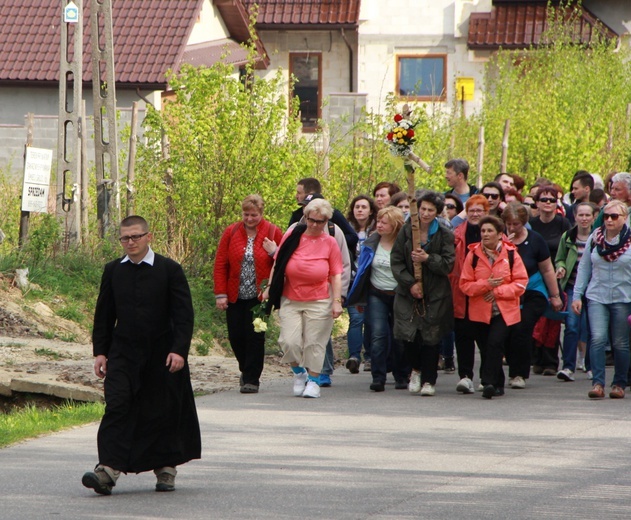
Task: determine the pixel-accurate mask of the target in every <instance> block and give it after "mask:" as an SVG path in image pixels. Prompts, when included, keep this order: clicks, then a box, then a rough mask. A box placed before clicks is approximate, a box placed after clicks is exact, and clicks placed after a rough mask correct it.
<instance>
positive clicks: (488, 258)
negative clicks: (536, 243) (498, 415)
mask: <svg viewBox="0 0 631 520" xmlns="http://www.w3.org/2000/svg"><path fill="white" fill-rule="evenodd" d="M503 232H504V223H503V222H502V221H501V220H500V219H498V218H497V217H493V216H485V217H482V218H481V219H480V236H481V239H482V241H481V242H480V243H478V244H472V245H471V246H469V253H468V255H467V257H466V259H465V262H464V266H463V269H462V275H461V278H460V289H461V290H462V292H464V293H465V294H466V295H467V296H468V297H469V305H468V312H469V315H468V318H469V320H470V321H472V322H474V325H475V331H474V335H475V340H476V343H477V344H478V347H479V348H480V355H481V358H482V367H481V377H482V384H483V385H484V390H483V391H482V396H483V397H485V398H486V399H491V398H493V396H500V395H504V381H505V377H504V369H503V367H502V357H503V354H504V342H505V341H506V338H507V337H508V333H509V331H510V327H511V326H512V325H514V324H515V323H518V322H519V321H520V319H521V313H520V310H519V297H520V296H521V295H522V294H523V293H524V291H525V290H526V285H527V284H528V274H527V272H526V268H525V267H524V263H523V262H522V260H521V257H520V256H519V254H518V253H517V251H516V249H517V248H516V247H515V246H514V245H513V244H511V243H510V242H508V241H504V240H502V233H503Z"/></svg>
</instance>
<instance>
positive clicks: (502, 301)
mask: <svg viewBox="0 0 631 520" xmlns="http://www.w3.org/2000/svg"><path fill="white" fill-rule="evenodd" d="M509 249H512V250H514V251H515V253H514V261H513V268H512V269H511V268H510V265H509V259H508V250H509ZM469 250H470V251H471V254H470V255H468V256H467V257H466V259H465V261H464V265H463V268H462V275H461V276H460V288H461V289H462V291H463V292H464V293H465V294H466V295H467V296H469V319H470V320H471V321H477V322H482V323H490V322H491V313H492V303H491V302H487V301H485V300H484V295H485V294H486V293H488V292H489V291H492V292H493V295H494V296H495V301H496V303H497V307H498V308H499V310H500V313H501V314H502V318H504V321H505V322H506V325H514V324H515V323H518V322H519V321H520V320H521V312H520V310H519V297H520V296H521V295H522V294H524V292H525V290H526V285H527V284H528V273H527V272H526V268H525V267H524V262H523V261H522V259H521V257H520V256H519V253H517V248H516V247H515V246H514V245H513V244H511V243H509V242H507V241H502V250H501V251H500V254H499V256H498V257H497V260H495V262H493V265H491V263H490V262H489V259H488V258H487V256H486V254H485V253H484V251H483V249H482V244H480V243H477V244H471V245H470V246H469ZM474 255H475V256H477V257H478V263H477V265H476V266H475V270H474V269H473V256H474ZM499 277H503V278H504V283H503V284H502V285H499V286H497V287H495V288H492V287H491V284H490V283H489V278H499Z"/></svg>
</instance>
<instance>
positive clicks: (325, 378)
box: [320, 374, 331, 388]
mask: <svg viewBox="0 0 631 520" xmlns="http://www.w3.org/2000/svg"><path fill="white" fill-rule="evenodd" d="M320 386H321V387H322V388H328V387H329V386H331V376H330V375H329V374H320Z"/></svg>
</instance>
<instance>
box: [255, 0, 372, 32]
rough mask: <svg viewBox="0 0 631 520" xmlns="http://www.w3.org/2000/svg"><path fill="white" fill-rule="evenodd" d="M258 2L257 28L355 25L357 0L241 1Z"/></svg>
mask: <svg viewBox="0 0 631 520" xmlns="http://www.w3.org/2000/svg"><path fill="white" fill-rule="evenodd" d="M243 3H244V4H245V6H246V8H247V9H248V10H249V9H250V7H251V6H252V5H254V4H258V6H259V13H258V16H257V19H256V25H257V27H265V26H270V27H277V26H297V27H300V26H303V27H304V26H315V25H318V26H322V25H324V26H336V27H339V26H347V27H355V26H357V21H358V19H359V7H360V3H361V0H243Z"/></svg>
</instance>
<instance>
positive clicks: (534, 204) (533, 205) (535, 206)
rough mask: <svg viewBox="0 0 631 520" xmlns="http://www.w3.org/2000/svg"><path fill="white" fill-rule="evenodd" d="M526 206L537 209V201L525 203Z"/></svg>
mask: <svg viewBox="0 0 631 520" xmlns="http://www.w3.org/2000/svg"><path fill="white" fill-rule="evenodd" d="M526 206H530V208H531V209H537V203H536V202H531V203H530V204H526Z"/></svg>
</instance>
